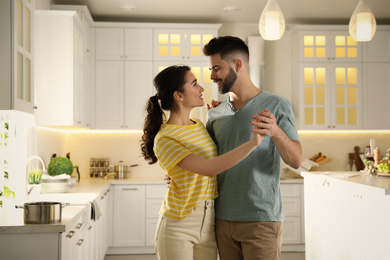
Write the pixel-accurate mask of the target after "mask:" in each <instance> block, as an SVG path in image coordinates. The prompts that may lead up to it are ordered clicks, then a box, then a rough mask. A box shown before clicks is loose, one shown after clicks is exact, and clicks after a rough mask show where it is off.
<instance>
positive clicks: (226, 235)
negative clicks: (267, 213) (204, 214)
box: [215, 219, 282, 260]
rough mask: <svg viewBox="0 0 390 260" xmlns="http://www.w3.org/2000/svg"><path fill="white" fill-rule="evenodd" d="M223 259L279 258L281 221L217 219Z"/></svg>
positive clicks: (270, 259)
mask: <svg viewBox="0 0 390 260" xmlns="http://www.w3.org/2000/svg"><path fill="white" fill-rule="evenodd" d="M215 224H216V230H217V242H218V250H219V257H220V258H221V260H243V259H245V260H279V259H280V254H281V253H280V252H281V247H282V223H281V222H252V221H228V220H222V219H216V222H215Z"/></svg>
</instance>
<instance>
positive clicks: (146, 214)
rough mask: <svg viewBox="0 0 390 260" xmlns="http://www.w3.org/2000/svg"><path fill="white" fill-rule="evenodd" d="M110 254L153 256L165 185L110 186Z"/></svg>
mask: <svg viewBox="0 0 390 260" xmlns="http://www.w3.org/2000/svg"><path fill="white" fill-rule="evenodd" d="M112 187H113V190H114V196H113V212H112V214H113V217H112V220H113V222H112V229H111V232H112V234H111V235H109V237H112V243H111V246H110V247H109V249H108V253H109V254H144V253H154V234H155V229H156V224H157V220H158V217H159V214H158V212H159V210H160V207H161V203H162V202H163V200H164V196H165V193H166V191H167V187H166V185H159V184H146V185H145V184H142V185H133V184H127V185H113V186H112Z"/></svg>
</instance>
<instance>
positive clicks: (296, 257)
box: [104, 253, 305, 260]
mask: <svg viewBox="0 0 390 260" xmlns="http://www.w3.org/2000/svg"><path fill="white" fill-rule="evenodd" d="M104 260H157V257H156V256H155V255H107V256H106V258H105V259H104ZM282 260H305V253H282Z"/></svg>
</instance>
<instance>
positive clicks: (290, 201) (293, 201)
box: [282, 198, 301, 217]
mask: <svg viewBox="0 0 390 260" xmlns="http://www.w3.org/2000/svg"><path fill="white" fill-rule="evenodd" d="M282 203H283V212H284V215H285V216H286V217H287V216H289V217H293V216H294V217H299V216H301V199H300V198H282Z"/></svg>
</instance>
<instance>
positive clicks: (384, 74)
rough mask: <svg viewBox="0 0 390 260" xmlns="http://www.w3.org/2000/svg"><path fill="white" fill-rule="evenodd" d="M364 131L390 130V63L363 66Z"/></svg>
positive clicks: (369, 63)
mask: <svg viewBox="0 0 390 260" xmlns="http://www.w3.org/2000/svg"><path fill="white" fill-rule="evenodd" d="M363 85H364V92H363V96H364V106H363V122H364V129H390V102H389V100H390V62H387V63H382V62H367V63H364V64H363Z"/></svg>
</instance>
